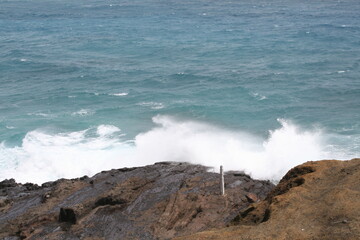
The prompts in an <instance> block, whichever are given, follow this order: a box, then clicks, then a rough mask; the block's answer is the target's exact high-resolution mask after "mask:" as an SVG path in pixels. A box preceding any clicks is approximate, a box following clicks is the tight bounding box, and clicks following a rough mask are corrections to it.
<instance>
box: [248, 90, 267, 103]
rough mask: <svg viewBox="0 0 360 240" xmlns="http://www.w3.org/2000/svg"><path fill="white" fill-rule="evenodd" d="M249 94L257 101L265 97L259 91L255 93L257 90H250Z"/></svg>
mask: <svg viewBox="0 0 360 240" xmlns="http://www.w3.org/2000/svg"><path fill="white" fill-rule="evenodd" d="M250 95H251V96H253V97H254V98H256V99H257V100H259V101H262V100H265V99H267V97H266V96H264V95H261V94H260V93H257V92H250Z"/></svg>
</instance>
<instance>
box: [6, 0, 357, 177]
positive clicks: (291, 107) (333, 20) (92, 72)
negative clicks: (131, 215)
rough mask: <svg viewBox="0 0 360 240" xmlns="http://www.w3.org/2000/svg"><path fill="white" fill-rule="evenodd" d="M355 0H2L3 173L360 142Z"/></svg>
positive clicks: (256, 170)
mask: <svg viewBox="0 0 360 240" xmlns="http://www.w3.org/2000/svg"><path fill="white" fill-rule="evenodd" d="M359 122H360V2H359V1H357V0H340V1H337V0H336V1H334V0H326V1H323V0H311V1H310V0H301V1H291V0H270V1H269V0H229V1H215V0H195V1H194V0H192V1H190V0H182V1H179V0H131V1H130V0H118V1H116V0H102V1H100V0H86V1H85V0H77V1H70V0H0V143H1V144H0V180H3V179H6V178H15V179H16V180H17V181H18V182H24V183H25V182H35V183H43V182H45V181H52V180H56V179H58V178H75V177H80V176H83V175H89V176H91V175H94V174H96V173H97V172H99V171H102V170H108V169H112V168H121V167H133V166H143V165H147V164H153V163H155V162H158V161H186V162H191V163H198V164H204V165H207V166H209V167H212V168H210V171H218V168H219V166H220V165H223V166H224V169H225V170H239V171H244V172H246V173H248V174H250V175H251V176H252V177H254V178H260V179H270V180H275V181H276V180H279V179H280V178H281V177H282V176H283V175H284V174H285V173H286V172H287V171H288V170H289V169H290V168H291V167H294V166H296V165H298V164H301V163H303V162H306V161H315V160H321V159H343V160H345V159H351V158H355V157H359V156H360V125H359Z"/></svg>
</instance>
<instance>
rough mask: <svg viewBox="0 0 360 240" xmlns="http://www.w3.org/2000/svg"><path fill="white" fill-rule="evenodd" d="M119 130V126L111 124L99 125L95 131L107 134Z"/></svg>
mask: <svg viewBox="0 0 360 240" xmlns="http://www.w3.org/2000/svg"><path fill="white" fill-rule="evenodd" d="M120 131H121V130H120V128H118V127H115V126H112V125H100V126H99V127H98V128H97V131H96V132H97V134H98V135H99V136H109V135H111V134H114V133H117V132H120Z"/></svg>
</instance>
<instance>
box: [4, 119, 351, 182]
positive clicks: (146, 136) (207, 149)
mask: <svg viewBox="0 0 360 240" xmlns="http://www.w3.org/2000/svg"><path fill="white" fill-rule="evenodd" d="M153 121H154V123H156V125H157V126H156V127H155V128H153V129H151V130H149V131H147V132H144V133H141V134H139V135H137V136H136V137H135V139H134V140H132V141H124V140H123V134H122V132H121V130H120V129H119V128H118V127H116V126H112V125H100V126H98V127H97V128H96V129H86V130H84V131H79V132H71V133H58V134H50V133H46V132H42V131H41V130H34V131H31V132H29V133H28V134H26V136H25V137H24V139H23V141H22V145H21V146H18V147H13V148H9V147H6V146H5V144H4V143H2V144H1V145H0V180H1V179H5V178H15V179H16V180H17V181H20V182H27V181H31V182H36V183H42V182H45V181H50V180H55V179H58V178H62V177H65V178H73V177H79V176H82V175H85V174H86V175H89V176H91V175H93V174H95V173H97V172H99V171H101V170H105V169H111V168H120V167H130V166H142V165H147V164H152V163H154V162H158V161H187V162H192V163H199V164H204V165H207V166H212V167H216V169H217V168H218V167H219V165H223V166H224V168H225V169H226V170H243V171H245V172H246V173H248V174H250V175H251V176H252V177H254V178H260V179H272V180H279V179H280V178H281V177H282V176H283V175H284V174H285V173H286V171H288V170H289V169H290V168H291V167H294V166H295V165H298V164H301V163H303V162H305V161H309V160H319V159H326V158H330V157H331V158H333V156H334V154H333V153H334V151H336V149H329V148H327V145H326V142H325V140H326V139H325V137H324V134H323V133H322V132H321V131H320V130H312V131H304V130H301V129H300V128H299V127H297V126H296V125H294V124H292V123H291V122H289V121H286V120H279V122H280V124H281V127H279V128H277V129H274V130H271V131H270V132H269V136H268V137H267V138H266V139H264V138H261V137H257V136H254V135H251V134H248V133H245V132H241V131H238V132H234V131H229V130H225V129H222V128H219V127H215V126H212V125H209V124H205V123H200V122H194V121H178V120H176V119H174V118H171V117H167V116H157V117H154V118H153ZM94 130H95V131H94ZM344 157H348V156H344Z"/></svg>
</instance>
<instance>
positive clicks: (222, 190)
mask: <svg viewBox="0 0 360 240" xmlns="http://www.w3.org/2000/svg"><path fill="white" fill-rule="evenodd" d="M220 189H221V195H222V196H224V195H225V184H224V170H223V166H220Z"/></svg>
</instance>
